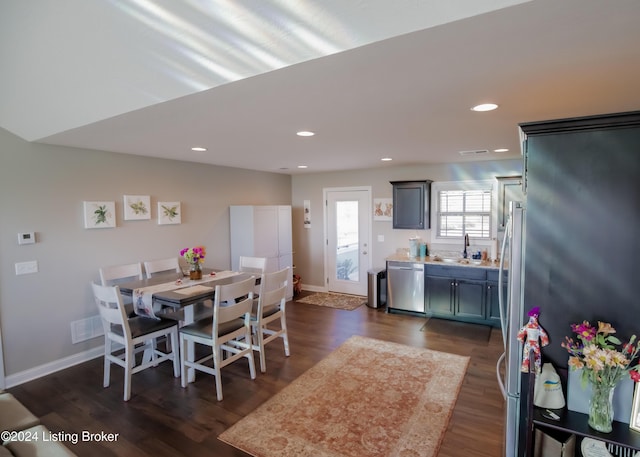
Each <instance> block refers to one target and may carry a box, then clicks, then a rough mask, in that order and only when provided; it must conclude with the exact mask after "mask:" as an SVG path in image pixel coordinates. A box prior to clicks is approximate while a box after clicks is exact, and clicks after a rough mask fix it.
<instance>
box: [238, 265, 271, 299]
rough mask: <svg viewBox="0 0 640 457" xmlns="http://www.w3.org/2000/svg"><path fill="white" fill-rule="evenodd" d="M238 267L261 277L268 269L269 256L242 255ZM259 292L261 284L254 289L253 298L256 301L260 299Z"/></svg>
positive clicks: (244, 271)
mask: <svg viewBox="0 0 640 457" xmlns="http://www.w3.org/2000/svg"><path fill="white" fill-rule="evenodd" d="M238 269H239V270H240V271H241V272H243V273H249V274H252V275H256V277H258V278H260V277H261V276H262V275H263V274H264V272H265V271H267V258H266V257H248V256H240V262H239V265H238ZM259 294H260V284H256V286H255V287H254V289H253V299H254V300H255V301H257V300H258V297H259Z"/></svg>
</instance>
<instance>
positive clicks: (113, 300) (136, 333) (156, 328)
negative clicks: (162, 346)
mask: <svg viewBox="0 0 640 457" xmlns="http://www.w3.org/2000/svg"><path fill="white" fill-rule="evenodd" d="M91 286H92V288H93V295H94V298H95V302H96V305H97V306H98V310H99V312H100V317H101V319H102V325H103V327H104V379H103V386H104V387H109V383H110V378H111V364H112V363H115V364H116V365H119V366H121V367H122V368H124V401H129V399H130V398H131V376H132V375H133V374H135V373H138V372H139V371H142V370H145V369H147V368H150V367H153V366H157V365H158V364H159V363H162V362H165V361H167V360H171V361H173V375H174V376H175V377H176V378H177V377H178V376H179V375H180V357H179V351H178V325H177V324H178V323H177V322H176V321H172V320H168V319H167V320H165V319H161V320H156V319H150V318H147V317H140V316H136V317H132V318H127V316H126V314H125V311H124V306H123V303H122V295H121V294H120V288H119V287H118V286H101V285H99V284H95V283H91ZM159 337H166V338H169V337H170V338H171V343H172V344H171V347H172V348H174V349H173V350H171V352H169V353H164V352H162V351H159V350H157V349H156V348H155V341H156V339H157V338H159ZM113 343H116V344H117V346H115V347H114V346H113ZM122 346H124V352H121V350H122ZM142 351H148V352H147V353H148V354H151V356H150V357H149V360H146V359H143V360H142V361H141V362H140V363H139V364H136V354H137V353H139V352H142Z"/></svg>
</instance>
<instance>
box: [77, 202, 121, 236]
mask: <svg viewBox="0 0 640 457" xmlns="http://www.w3.org/2000/svg"><path fill="white" fill-rule="evenodd" d="M83 204H84V228H87V229H99V228H113V227H115V226H116V203H115V202H83Z"/></svg>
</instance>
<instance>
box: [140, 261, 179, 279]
mask: <svg viewBox="0 0 640 457" xmlns="http://www.w3.org/2000/svg"><path fill="white" fill-rule="evenodd" d="M144 271H145V272H146V273H147V278H150V277H152V276H153V275H154V274H155V273H164V272H167V271H172V272H173V271H174V272H176V273H181V272H182V269H181V268H180V262H179V261H178V258H177V257H171V258H169V259H160V260H149V261H147V262H145V263H144Z"/></svg>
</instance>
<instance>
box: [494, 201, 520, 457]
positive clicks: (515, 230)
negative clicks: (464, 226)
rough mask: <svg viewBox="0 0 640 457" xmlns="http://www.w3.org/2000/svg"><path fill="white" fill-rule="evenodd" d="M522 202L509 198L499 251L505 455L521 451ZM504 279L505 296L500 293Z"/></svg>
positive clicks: (500, 374) (500, 379)
mask: <svg viewBox="0 0 640 457" xmlns="http://www.w3.org/2000/svg"><path fill="white" fill-rule="evenodd" d="M525 213H526V210H525V206H524V203H523V202H511V203H510V205H509V217H508V220H507V226H506V230H505V234H504V239H503V241H502V249H501V253H500V275H499V279H498V291H500V292H499V294H498V297H499V303H500V324H501V327H502V338H503V343H504V353H503V354H502V356H501V357H500V358H499V359H498V363H497V365H496V374H497V376H498V383H499V385H500V389H501V391H502V395H503V396H504V398H505V401H506V408H505V427H504V429H505V436H504V447H505V449H504V456H505V457H517V456H521V455H523V449H524V447H525V446H524V444H525V443H524V442H523V439H522V437H523V436H524V435H523V426H522V424H523V422H524V421H522V420H521V418H520V414H521V412H520V411H521V402H522V401H523V399H522V376H521V372H520V365H521V361H522V348H521V346H522V344H521V343H520V341H518V338H517V335H518V331H519V330H520V328H521V327H522V325H523V324H524V293H523V291H524V236H525ZM505 282H506V283H507V287H506V296H505V294H504V293H503V291H504V286H503V284H504V283H505Z"/></svg>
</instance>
